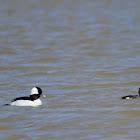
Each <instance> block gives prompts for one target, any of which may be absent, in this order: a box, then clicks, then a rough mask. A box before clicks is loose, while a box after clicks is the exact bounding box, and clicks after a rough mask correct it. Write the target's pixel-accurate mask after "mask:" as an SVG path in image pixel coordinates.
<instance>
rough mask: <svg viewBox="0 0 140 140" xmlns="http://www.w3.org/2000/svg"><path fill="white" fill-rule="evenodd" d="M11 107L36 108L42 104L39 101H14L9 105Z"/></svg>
mask: <svg viewBox="0 0 140 140" xmlns="http://www.w3.org/2000/svg"><path fill="white" fill-rule="evenodd" d="M11 105H14V106H33V107H37V106H40V105H42V102H41V100H40V99H37V100H34V101H30V100H16V101H14V102H12V103H11Z"/></svg>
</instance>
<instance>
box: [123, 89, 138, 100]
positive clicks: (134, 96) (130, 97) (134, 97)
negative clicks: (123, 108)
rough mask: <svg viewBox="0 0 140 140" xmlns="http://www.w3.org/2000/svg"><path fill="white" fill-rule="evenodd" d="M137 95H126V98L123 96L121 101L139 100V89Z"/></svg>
mask: <svg viewBox="0 0 140 140" xmlns="http://www.w3.org/2000/svg"><path fill="white" fill-rule="evenodd" d="M138 93H139V95H127V96H123V97H122V99H140V88H139V91H138Z"/></svg>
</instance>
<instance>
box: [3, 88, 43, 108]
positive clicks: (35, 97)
mask: <svg viewBox="0 0 140 140" xmlns="http://www.w3.org/2000/svg"><path fill="white" fill-rule="evenodd" d="M41 94H42V90H41V88H40V87H34V88H32V90H31V94H30V96H28V97H26V96H25V97H18V98H15V99H13V100H12V102H11V103H10V104H5V105H11V106H32V107H37V106H40V105H42V101H41V100H40V99H39V98H40V96H41Z"/></svg>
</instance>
